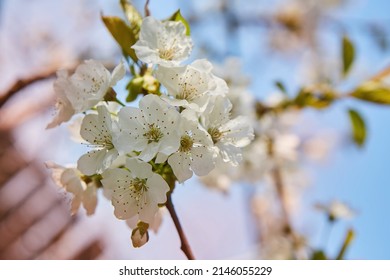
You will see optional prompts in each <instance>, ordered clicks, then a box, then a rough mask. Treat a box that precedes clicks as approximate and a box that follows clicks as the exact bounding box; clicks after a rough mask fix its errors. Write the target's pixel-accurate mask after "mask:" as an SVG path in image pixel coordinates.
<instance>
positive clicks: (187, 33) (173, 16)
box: [169, 9, 191, 36]
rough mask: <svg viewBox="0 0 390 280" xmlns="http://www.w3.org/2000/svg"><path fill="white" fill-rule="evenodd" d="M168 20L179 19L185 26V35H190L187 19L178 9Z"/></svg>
mask: <svg viewBox="0 0 390 280" xmlns="http://www.w3.org/2000/svg"><path fill="white" fill-rule="evenodd" d="M169 20H172V21H181V22H182V23H183V24H184V26H185V27H186V35H187V36H190V35H191V29H190V25H189V23H188V21H187V20H186V19H185V18H184V17H183V16H182V15H181V13H180V9H179V10H177V11H176V12H175V13H174V14H173V15H172V16H171V17H170V18H169Z"/></svg>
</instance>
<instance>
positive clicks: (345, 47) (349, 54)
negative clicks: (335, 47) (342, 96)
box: [342, 36, 355, 77]
mask: <svg viewBox="0 0 390 280" xmlns="http://www.w3.org/2000/svg"><path fill="white" fill-rule="evenodd" d="M342 59H343V75H344V77H345V76H347V75H348V73H349V71H350V70H351V67H352V64H353V62H354V59H355V47H354V45H353V43H352V42H351V40H350V39H349V38H348V37H347V36H344V37H343V40H342Z"/></svg>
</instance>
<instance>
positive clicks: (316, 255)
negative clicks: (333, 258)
mask: <svg viewBox="0 0 390 280" xmlns="http://www.w3.org/2000/svg"><path fill="white" fill-rule="evenodd" d="M311 259H312V260H327V259H328V258H327V257H326V255H325V253H324V251H321V250H316V251H314V252H313V255H312V256H311Z"/></svg>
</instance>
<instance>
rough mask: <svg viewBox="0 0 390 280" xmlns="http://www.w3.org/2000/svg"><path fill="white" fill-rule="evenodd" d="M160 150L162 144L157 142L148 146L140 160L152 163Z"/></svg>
mask: <svg viewBox="0 0 390 280" xmlns="http://www.w3.org/2000/svg"><path fill="white" fill-rule="evenodd" d="M159 148H160V144H159V143H156V142H152V143H150V144H148V145H147V146H146V147H145V148H144V150H143V151H142V152H141V153H140V155H139V156H138V158H140V159H142V160H143V161H146V162H148V161H150V160H152V159H153V158H154V157H155V156H156V155H157V153H158V151H159Z"/></svg>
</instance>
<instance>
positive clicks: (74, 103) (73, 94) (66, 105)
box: [47, 60, 125, 128]
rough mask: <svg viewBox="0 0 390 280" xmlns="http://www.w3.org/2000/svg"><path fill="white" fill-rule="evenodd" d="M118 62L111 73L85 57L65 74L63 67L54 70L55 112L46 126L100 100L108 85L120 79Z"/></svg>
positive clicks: (120, 73) (120, 66) (122, 73)
mask: <svg viewBox="0 0 390 280" xmlns="http://www.w3.org/2000/svg"><path fill="white" fill-rule="evenodd" d="M124 75H125V68H124V65H123V63H122V62H121V63H120V64H119V65H118V66H117V67H115V69H114V70H113V72H112V74H110V72H109V71H108V70H107V69H106V68H105V67H104V65H103V64H102V63H100V62H98V61H94V60H86V61H85V62H84V63H83V64H80V65H79V66H78V67H77V69H76V71H75V73H74V74H73V75H71V76H69V74H68V72H67V71H66V70H60V71H58V72H57V80H56V81H55V82H54V91H55V92H56V94H57V98H58V99H57V104H56V107H57V115H56V116H55V117H54V119H53V120H52V122H51V123H49V124H48V126H47V128H53V127H55V126H57V125H59V124H61V123H63V122H66V121H68V120H69V119H70V118H71V117H72V116H73V115H74V114H77V113H82V112H85V111H87V110H89V109H91V108H92V107H94V106H95V105H97V104H98V103H99V102H100V101H102V100H103V99H104V96H105V95H106V93H107V92H108V91H109V90H110V88H111V87H113V86H115V84H116V83H117V82H118V81H119V80H120V79H122V78H123V76H124Z"/></svg>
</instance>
